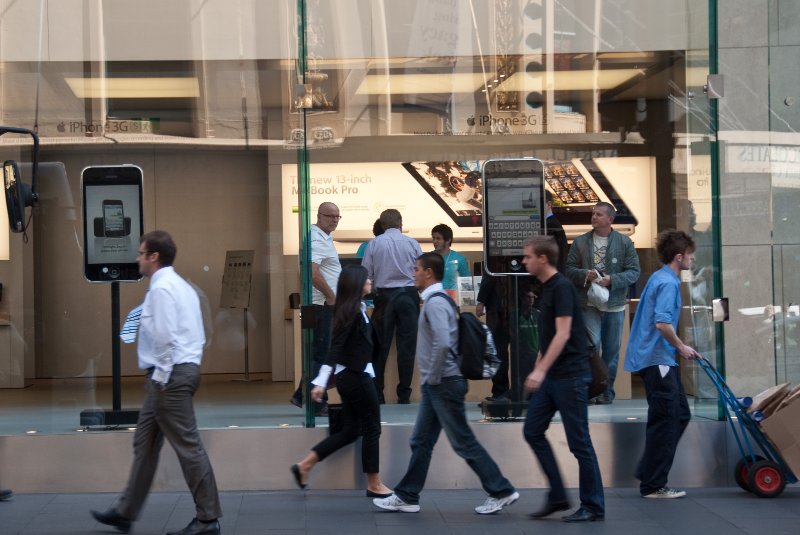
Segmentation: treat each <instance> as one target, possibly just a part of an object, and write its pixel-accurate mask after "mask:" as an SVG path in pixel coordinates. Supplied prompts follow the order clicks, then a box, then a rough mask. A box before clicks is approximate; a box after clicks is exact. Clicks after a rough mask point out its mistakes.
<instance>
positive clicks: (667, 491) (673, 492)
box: [642, 487, 686, 499]
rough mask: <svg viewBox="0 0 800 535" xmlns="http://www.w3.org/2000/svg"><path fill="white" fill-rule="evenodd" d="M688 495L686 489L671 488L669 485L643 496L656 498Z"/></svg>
mask: <svg viewBox="0 0 800 535" xmlns="http://www.w3.org/2000/svg"><path fill="white" fill-rule="evenodd" d="M684 496H686V491H685V490H677V489H671V488H669V487H662V488H660V489H658V490H657V491H655V492H651V493H650V494H643V495H642V498H656V499H674V498H683V497H684Z"/></svg>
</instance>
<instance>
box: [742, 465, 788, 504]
mask: <svg viewBox="0 0 800 535" xmlns="http://www.w3.org/2000/svg"><path fill="white" fill-rule="evenodd" d="M747 484H748V486H749V487H750V490H751V491H752V493H753V494H755V495H756V496H758V497H759V498H774V497H775V496H778V495H779V494H780V493H781V492H783V489H784V488H786V478H785V477H784V476H783V472H782V471H781V469H780V467H779V466H778V465H777V464H775V463H773V462H772V461H758V462H757V463H756V464H754V465H753V466H752V467H751V468H750V470H748V471H747Z"/></svg>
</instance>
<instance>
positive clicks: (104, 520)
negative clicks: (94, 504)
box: [92, 508, 131, 533]
mask: <svg viewBox="0 0 800 535" xmlns="http://www.w3.org/2000/svg"><path fill="white" fill-rule="evenodd" d="M92 516H93V517H94V519H95V520H97V521H98V522H100V523H101V524H105V525H106V526H111V527H114V528H117V531H121V532H122V533H128V532H129V531H130V530H131V521H130V520H128V519H127V518H125V517H123V516H120V514H119V513H118V512H117V510H116V509H113V508H112V509H109V510H108V511H106V512H105V513H101V512H100V511H92Z"/></svg>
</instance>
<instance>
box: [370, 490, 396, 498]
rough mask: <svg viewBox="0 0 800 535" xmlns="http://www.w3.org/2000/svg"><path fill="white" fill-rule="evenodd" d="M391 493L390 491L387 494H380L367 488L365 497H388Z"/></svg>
mask: <svg viewBox="0 0 800 535" xmlns="http://www.w3.org/2000/svg"><path fill="white" fill-rule="evenodd" d="M391 495H392V493H391V492H389V493H387V494H381V493H380V492H372V491H371V490H369V489H367V498H388V497H389V496H391Z"/></svg>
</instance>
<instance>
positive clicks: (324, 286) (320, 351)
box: [289, 202, 342, 416]
mask: <svg viewBox="0 0 800 535" xmlns="http://www.w3.org/2000/svg"><path fill="white" fill-rule="evenodd" d="M341 218H342V216H341V215H340V214H339V207H338V206H336V205H335V204H333V203H332V202H324V203H322V204H320V205H319V208H318V209H317V223H316V224H315V225H311V231H310V232H309V235H310V237H311V285H312V286H313V288H312V290H311V301H312V303H313V306H314V308H315V311H314V314H315V316H314V317H315V318H316V324H315V326H314V349H313V354H312V356H311V358H312V365H313V367H312V370H311V377H316V376H317V374H318V373H319V369H320V366H322V364H323V362H324V361H325V356H326V355H327V354H328V350H329V349H330V347H331V321H332V320H333V305H334V303H335V302H336V283H338V282H339V274H340V273H341V272H342V265H341V263H340V262H339V253H338V252H336V247H335V246H334V245H333V236H332V235H331V233H332V232H333V231H334V230H336V227H338V226H339V220H340V219H341ZM305 382H306V378H305V377H303V378H302V379H301V380H300V384H299V385H298V387H297V390H295V392H294V394H293V395H292V398H291V399H290V400H289V402H290V403H291V404H292V405H295V406H297V407H302V406H303V384H304V383H305ZM324 399H325V398H323V400H324ZM327 411H328V407H327V404H326V403H325V402H324V401H323V402H322V403H321V404H320V405H318V406H317V410H316V414H317V416H325V415H326V414H327V413H328V412H327Z"/></svg>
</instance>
